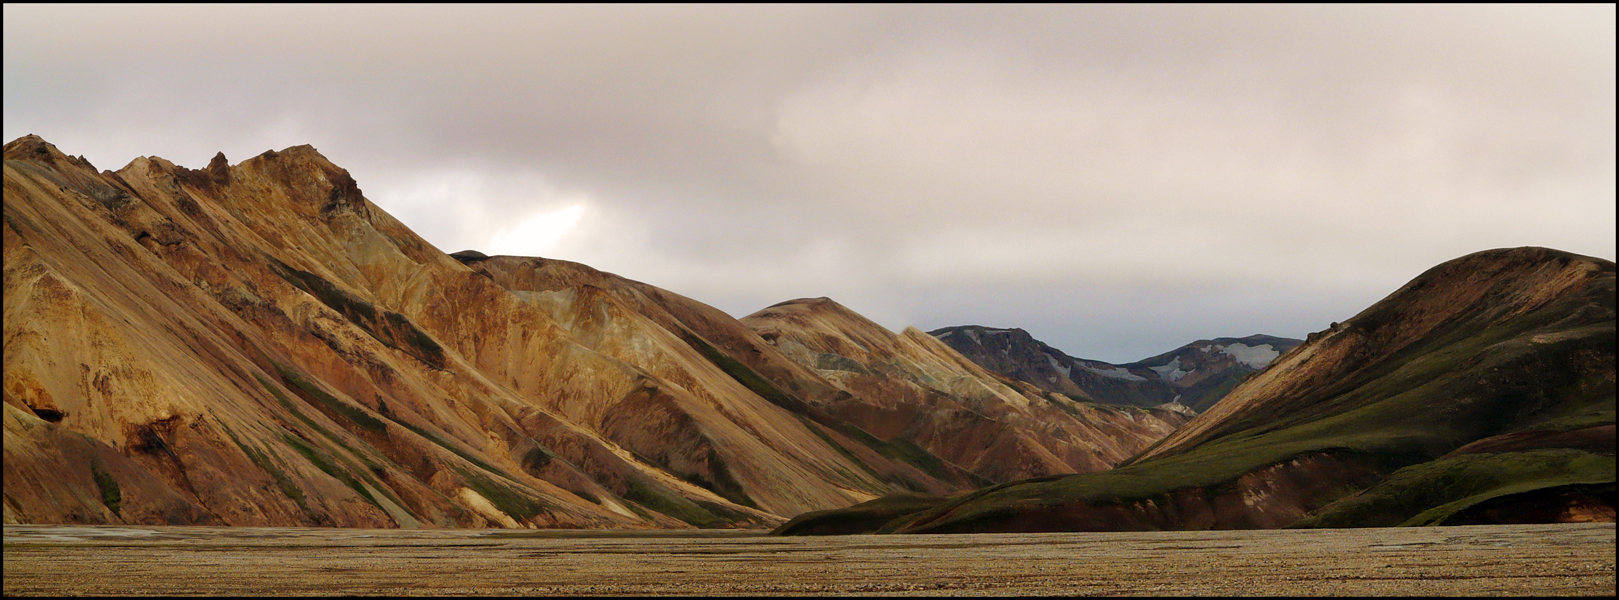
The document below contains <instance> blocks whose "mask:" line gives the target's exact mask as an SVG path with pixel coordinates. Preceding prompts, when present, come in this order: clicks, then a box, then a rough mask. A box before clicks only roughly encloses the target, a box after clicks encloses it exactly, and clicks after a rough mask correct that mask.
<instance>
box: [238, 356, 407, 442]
mask: <svg viewBox="0 0 1619 600" xmlns="http://www.w3.org/2000/svg"><path fill="white" fill-rule="evenodd" d="M275 368H276V371H278V372H279V373H281V378H282V379H283V380H285V381H286V382H287V383H290V384H292V386H293V388H294V389H297V390H298V391H300V392H302V393H301V394H299V396H300V397H302V398H303V399H304V401H306V402H308V403H309V404H310V405H311V406H314V407H315V408H316V409H320V410H322V412H325V413H327V416H329V417H333V418H334V419H338V418H340V419H343V420H347V421H348V422H350V423H353V424H355V425H356V426H358V427H359V428H360V429H362V430H365V431H369V432H371V433H374V434H379V435H387V433H388V425H387V424H386V423H383V422H382V421H381V420H380V419H377V418H376V417H373V416H371V413H370V412H369V411H367V410H365V409H363V408H360V407H357V406H353V405H350V404H349V403H347V402H343V401H341V400H338V399H337V398H335V397H333V396H332V395H331V394H328V393H326V391H325V390H322V389H320V387H319V386H317V385H315V384H314V383H312V382H310V381H309V380H307V379H305V378H304V377H303V376H301V375H299V374H298V372H297V371H295V370H293V369H291V368H289V367H287V366H286V365H282V364H280V363H276V364H275ZM265 387H268V388H270V390H271V392H272V393H275V394H276V396H277V397H278V398H284V396H281V394H280V393H279V392H276V391H275V388H273V387H270V386H268V385H266V386H265Z"/></svg>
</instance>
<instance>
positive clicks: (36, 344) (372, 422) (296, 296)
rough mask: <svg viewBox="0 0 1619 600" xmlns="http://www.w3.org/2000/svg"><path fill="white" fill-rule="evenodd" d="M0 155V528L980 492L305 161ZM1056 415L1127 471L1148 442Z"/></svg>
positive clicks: (767, 511) (311, 520) (814, 504)
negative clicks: (0, 218) (423, 234)
mask: <svg viewBox="0 0 1619 600" xmlns="http://www.w3.org/2000/svg"><path fill="white" fill-rule="evenodd" d="M5 158H6V162H5V198H6V200H5V274H6V275H5V285H6V287H5V290H6V291H5V298H6V302H5V308H6V315H5V316H6V319H5V340H6V345H5V367H6V368H5V385H4V405H5V408H4V411H5V421H4V422H5V426H6V432H7V433H6V444H5V453H6V460H5V464H4V469H5V481H6V485H5V492H6V493H5V504H4V506H5V519H6V522H86V523H184V524H226V525H275V526H286V525H323V526H348V527H354V526H359V527H582V528H599V527H628V528H649V527H650V528H684V527H759V526H767V525H772V524H775V523H779V522H781V521H783V520H785V519H786V517H787V516H790V515H792V514H797V513H800V512H803V511H806V510H816V509H824V508H832V507H837V506H846V505H849V504H852V503H855V502H859V501H862V500H866V499H870V498H874V497H878V496H881V495H883V494H887V493H892V492H895V491H900V490H917V491H923V492H933V493H944V492H949V491H953V490H959V489H965V488H967V487H971V486H972V485H974V484H975V483H976V482H978V481H979V480H978V479H975V477H981V476H980V475H973V474H970V473H969V471H967V470H966V469H963V468H962V467H959V466H956V465H954V464H952V463H950V462H949V461H946V460H942V459H940V458H939V457H938V456H936V455H934V454H932V453H931V452H930V451H928V450H924V449H922V448H921V447H920V446H916V445H915V444H912V443H911V442H909V441H906V440H904V439H899V438H896V437H893V436H888V437H883V436H875V435H872V434H871V433H869V432H867V431H866V430H865V429H863V428H861V427H860V426H857V425H855V424H852V423H849V422H847V421H845V420H843V419H841V418H839V417H837V416H836V414H835V411H832V410H831V407H832V406H834V405H837V404H839V403H844V404H852V405H857V404H861V403H863V402H865V400H863V399H859V398H856V396H855V394H852V393H850V392H849V391H848V390H845V389H841V388H840V387H839V386H838V385H835V384H834V383H833V382H829V381H828V380H827V379H826V378H825V377H824V376H823V374H822V373H820V372H817V371H816V370H814V369H813V368H812V367H810V366H805V365H803V364H801V363H798V362H796V361H793V360H790V359H788V358H785V357H784V356H783V355H781V354H779V353H778V351H777V350H776V349H775V348H774V346H772V345H771V344H769V343H766V342H765V341H764V340H763V338H762V337H760V336H759V335H758V334H756V333H755V332H753V331H752V330H751V329H750V328H748V327H746V326H744V325H743V324H741V323H740V322H739V321H738V320H736V319H731V318H730V317H729V316H728V315H725V314H724V313H722V312H719V311H717V310H716V309H713V308H712V307H708V306H706V305H702V304H701V303H698V302H695V301H693V300H690V299H689V298H685V297H683V296H679V295H678V294H674V293H672V292H667V291H665V290H660V289H658V288H655V287H653V286H648V285H645V284H641V283H638V282H633V281H630V280H627V279H623V278H620V277H617V276H614V275H611V274H606V273H602V272H599V271H596V270H594V269H590V268H588V267H585V266H583V265H578V264H577V263H566V262H565V261H554V260H551V259H540V258H532V257H528V258H523V257H480V256H478V255H474V254H470V253H466V252H457V253H456V254H455V255H449V254H445V253H443V252H440V251H439V250H438V249H436V248H434V247H432V246H431V245H430V244H428V243H427V242H425V241H424V240H422V239H421V238H420V237H418V236H416V235H415V234H414V233H412V232H411V231H410V229H409V228H408V227H407V226H405V225H404V224H403V223H400V222H399V221H397V220H395V219H394V218H393V217H392V216H390V215H388V213H387V212H386V211H384V210H382V209H381V208H379V207H376V206H375V205H373V204H371V203H370V202H369V201H368V200H366V199H365V197H364V195H363V192H362V191H361V189H360V186H359V184H358V183H357V182H356V181H355V180H354V179H353V177H351V176H350V175H349V173H348V172H347V171H346V170H344V169H342V168H340V167H337V166H336V165H334V164H332V163H330V161H327V160H326V159H325V157H323V156H321V155H320V153H319V152H318V151H316V150H315V149H314V148H313V147H312V146H307V145H304V146H294V147H291V148H287V149H284V150H281V151H279V152H277V151H267V152H264V153H262V154H259V155H257V156H254V157H251V158H248V159H246V160H244V161H242V162H241V163H238V164H235V165H231V164H230V163H229V161H228V160H227V159H226V158H225V157H224V156H223V154H216V155H215V156H214V158H213V159H212V160H211V161H210V162H209V164H208V166H207V167H205V168H203V169H196V170H193V169H187V168H184V167H180V166H177V165H174V164H173V163H170V162H169V161H166V160H164V159H161V158H157V157H139V158H136V159H134V160H132V161H130V163H129V164H128V165H126V166H125V167H124V168H122V169H120V170H118V171H101V172H97V171H96V170H95V169H94V167H93V166H92V165H90V164H89V162H88V161H85V160H83V159H82V158H76V157H71V156H68V155H67V154H65V153H63V152H61V151H60V150H58V149H56V148H55V146H53V145H51V144H49V143H47V142H45V141H44V140H43V139H41V138H39V137H37V136H25V137H23V138H19V139H18V140H14V141H13V142H11V143H9V144H7V145H6V147H5ZM479 254H481V253H479ZM908 334H909V332H908ZM871 335H877V334H875V333H872V334H871ZM912 335H914V334H912ZM948 354H953V351H950V350H949V349H948V348H943V347H942V345H941V346H939V347H932V348H925V349H924V351H922V353H921V354H918V355H917V358H919V359H920V358H925V359H926V360H928V361H937V362H939V363H940V364H948V363H953V362H955V363H961V364H960V365H958V366H960V367H961V369H963V370H962V371H961V373H960V374H961V376H962V377H964V379H962V380H961V381H960V382H959V383H960V385H964V386H969V387H970V386H973V385H979V386H995V385H1000V384H999V383H995V382H992V381H991V380H990V379H985V380H984V381H983V382H981V383H977V384H974V383H972V382H971V381H970V380H972V379H975V378H978V377H980V375H978V374H974V373H969V372H967V367H966V366H965V365H966V364H968V361H966V360H965V359H962V358H959V357H957V358H951V357H949V356H948ZM891 375H893V376H902V372H901V371H894V372H892V373H891ZM896 385H898V384H896ZM996 401H997V402H1012V403H1022V402H1027V401H1028V400H1027V398H1025V397H1024V396H1023V392H1017V393H1014V394H1012V395H1009V396H1004V397H999V398H998V399H997V400H996ZM923 412H925V411H923ZM1082 412H1083V413H1084V414H1086V415H1090V416H1093V417H1095V418H1097V419H1100V420H1103V421H1107V423H1108V425H1107V426H1106V427H1101V428H1098V427H1090V429H1089V433H1090V434H1094V435H1104V436H1110V437H1109V439H1110V440H1111V439H1115V438H1116V439H1117V440H1119V441H1118V442H1117V443H1120V444H1124V445H1125V446H1127V447H1129V448H1131V449H1132V451H1131V452H1130V453H1132V454H1133V453H1134V449H1138V448H1140V447H1143V446H1145V445H1146V444H1147V443H1148V442H1149V441H1151V440H1154V439H1157V438H1158V437H1161V436H1162V435H1165V434H1167V433H1168V431H1169V429H1172V427H1173V425H1171V424H1169V422H1166V421H1162V420H1158V421H1152V422H1154V423H1157V425H1152V426H1136V424H1135V419H1134V418H1126V415H1125V414H1124V413H1116V412H1109V411H1096V410H1092V411H1082ZM1145 414H1146V413H1143V415H1145ZM1121 419H1123V420H1128V421H1130V426H1119V425H1120V420H1121ZM1176 424H1178V423H1176ZM868 425H870V426H872V427H876V424H871V423H868ZM1048 443H1051V444H1056V443H1058V440H1056V439H1050V440H1046V439H1041V440H1037V441H1034V442H1032V444H1031V445H1030V446H1028V448H1029V449H1030V450H1031V451H1044V448H1045V446H1043V445H1042V444H1048ZM1061 443H1062V444H1070V445H1072V444H1074V443H1075V441H1074V440H1067V441H1062V442H1061ZM1086 443H1088V444H1092V445H1098V444H1100V445H1101V446H1109V445H1110V444H1114V442H1110V441H1107V440H1100V441H1089V442H1086ZM1109 447H1110V446H1109ZM1110 457H1111V458H1110V459H1109V460H1111V461H1112V462H1117V461H1118V460H1122V459H1123V458H1127V455H1126V454H1125V453H1122V452H1115V453H1114V454H1112V455H1110ZM1110 464H1111V462H1107V461H1100V462H1096V463H1081V462H1077V461H1076V462H1072V463H1064V464H1062V465H1060V466H1052V467H1051V468H1055V469H1058V470H1061V471H1064V472H1073V471H1074V470H1076V469H1078V468H1100V465H1110ZM1076 465H1078V466H1076Z"/></svg>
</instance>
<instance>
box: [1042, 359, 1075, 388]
mask: <svg viewBox="0 0 1619 600" xmlns="http://www.w3.org/2000/svg"><path fill="white" fill-rule="evenodd" d="M1046 361H1047V362H1050V363H1051V368H1053V369H1056V370H1058V371H1062V376H1063V377H1068V376H1069V375H1068V373H1069V372H1071V371H1072V368H1070V367H1068V366H1066V365H1063V364H1062V363H1059V362H1057V357H1055V356H1052V355H1050V354H1047V355H1046ZM1052 383H1056V380H1052Z"/></svg>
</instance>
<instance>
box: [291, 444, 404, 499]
mask: <svg viewBox="0 0 1619 600" xmlns="http://www.w3.org/2000/svg"><path fill="white" fill-rule="evenodd" d="M281 439H282V440H283V441H285V442H286V443H287V445H289V446H292V448H293V449H294V450H297V451H298V454H300V455H302V456H303V457H304V459H305V460H308V461H309V464H312V465H315V468H317V469H320V470H321V472H323V473H325V474H327V475H331V476H332V478H334V479H336V480H338V481H341V482H343V485H346V486H348V487H349V489H351V490H354V493H356V494H359V495H360V497H362V498H365V501H366V502H370V503H371V505H372V506H375V507H377V508H382V505H381V504H379V503H377V499H376V498H374V497H372V496H371V492H370V491H369V490H367V489H366V488H365V486H364V485H361V484H360V482H359V481H358V480H356V479H355V478H354V475H352V474H350V473H349V472H348V471H347V470H345V469H342V468H340V467H338V466H337V465H336V464H333V463H332V457H330V456H328V455H327V454H326V453H325V452H322V451H321V450H320V449H318V448H315V447H314V446H311V445H309V443H308V442H305V441H303V440H301V439H298V438H297V437H296V436H291V435H282V436H281Z"/></svg>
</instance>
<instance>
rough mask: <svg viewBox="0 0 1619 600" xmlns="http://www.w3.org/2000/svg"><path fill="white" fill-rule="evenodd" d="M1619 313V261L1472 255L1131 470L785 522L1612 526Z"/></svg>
mask: <svg viewBox="0 0 1619 600" xmlns="http://www.w3.org/2000/svg"><path fill="white" fill-rule="evenodd" d="M1614 309H1615V288H1614V263H1612V262H1610V261H1606V260H1602V259H1597V258H1591V257H1587V256H1580V255H1575V254H1570V253H1567V252H1560V251H1556V250H1549V249H1545V248H1514V249H1501V250H1490V251H1485V252H1479V253H1475V254H1471V255H1468V256H1465V257H1462V258H1458V259H1455V260H1452V261H1449V262H1446V263H1444V264H1441V265H1439V266H1437V267H1434V268H1433V269H1430V270H1429V271H1427V272H1426V273H1423V274H1422V275H1420V276H1418V277H1417V278H1416V279H1414V280H1412V281H1411V282H1410V283H1407V284H1406V285H1405V286H1404V287H1402V288H1400V289H1399V290H1398V291H1396V292H1394V293H1393V294H1391V295H1389V296H1388V297H1387V298H1385V299H1383V300H1382V301H1380V302H1378V303H1377V304H1374V305H1373V306H1371V307H1370V308H1367V309H1366V310H1365V311H1362V312H1361V313H1360V314H1359V315H1356V316H1355V317H1354V318H1352V319H1349V320H1348V321H1345V322H1343V323H1341V324H1335V326H1334V327H1332V328H1329V329H1328V330H1325V331H1321V332H1318V333H1314V334H1311V335H1310V336H1309V339H1308V340H1307V341H1306V342H1305V343H1304V344H1301V345H1299V346H1298V347H1296V348H1294V349H1292V350H1290V351H1288V352H1287V353H1286V354H1283V355H1282V356H1281V357H1279V358H1278V359H1276V360H1275V361H1274V362H1273V363H1272V364H1271V365H1270V366H1269V367H1268V368H1267V369H1265V370H1264V371H1262V372H1260V373H1259V374H1257V375H1255V376H1254V377H1252V378H1250V379H1249V380H1247V381H1245V382H1244V383H1243V384H1241V385H1239V386H1238V387H1237V388H1236V389H1234V390H1233V391H1232V392H1231V393H1230V394H1229V395H1228V396H1227V397H1226V398H1225V399H1224V400H1222V401H1221V402H1219V403H1218V404H1216V405H1214V406H1213V407H1212V408H1210V409H1209V410H1208V411H1207V412H1205V413H1203V414H1201V415H1199V416H1198V417H1197V418H1196V419H1194V420H1193V421H1192V422H1191V423H1189V424H1187V425H1186V426H1184V427H1182V428H1180V429H1179V430H1177V431H1176V432H1175V433H1173V434H1171V435H1170V436H1168V437H1166V438H1165V439H1163V440H1161V441H1160V442H1158V443H1157V444H1155V445H1154V446H1153V447H1152V448H1149V449H1148V450H1147V451H1145V452H1143V453H1142V454H1141V455H1139V456H1138V457H1136V458H1135V459H1133V460H1132V461H1131V462H1128V463H1127V464H1126V465H1125V466H1121V467H1119V468H1115V469H1113V470H1109V471H1103V472H1098V473H1089V474H1082V475H1073V476H1055V477H1045V478H1039V479H1032V480H1027V481H1023V482H1017V483H1006V484H1000V485H996V486H992V487H987V488H983V489H979V490H976V491H973V492H968V493H964V494H959V495H955V496H949V497H932V498H923V497H915V496H907V497H903V498H885V499H881V500H878V501H874V502H870V503H866V504H862V505H857V506H855V507H851V508H848V509H842V510H833V511H821V512H813V513H808V514H804V515H800V516H798V517H796V518H794V519H793V520H792V521H790V522H788V523H786V524H784V525H783V526H781V527H780V528H778V529H777V530H776V531H777V533H781V534H818V533H850V532H855V531H859V532H902V533H949V532H1025V531H1120V530H1169V529H1232V528H1274V527H1365V526H1393V525H1428V524H1452V523H1466V524H1475V523H1492V522H1561V521H1590V520H1597V521H1612V520H1613V518H1614V405H1615V402H1614V398H1615V384H1614V348H1615V330H1614ZM885 517H886V518H885ZM879 521H880V523H879Z"/></svg>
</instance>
